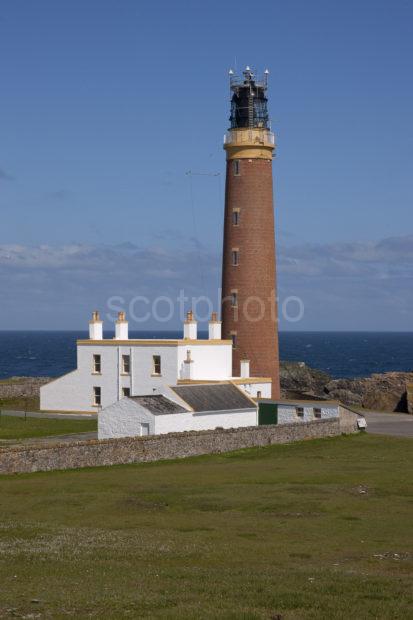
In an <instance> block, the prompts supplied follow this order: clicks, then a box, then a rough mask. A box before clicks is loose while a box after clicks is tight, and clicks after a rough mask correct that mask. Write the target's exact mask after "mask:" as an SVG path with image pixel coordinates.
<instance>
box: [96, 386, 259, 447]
mask: <svg viewBox="0 0 413 620" xmlns="http://www.w3.org/2000/svg"><path fill="white" fill-rule="evenodd" d="M163 392H164V393H162V394H148V395H142V396H131V397H126V398H123V399H122V400H120V401H118V402H116V403H113V404H112V405H109V406H108V407H106V408H105V409H103V410H102V411H101V412H100V414H99V417H98V437H99V439H112V438H119V437H136V436H140V435H162V434H165V433H172V432H174V433H179V432H183V431H195V430H196V431H199V430H209V429H216V428H239V427H242V426H256V425H257V406H256V403H255V402H254V401H253V400H252V399H251V398H249V397H248V396H247V395H246V394H245V393H244V392H243V391H242V390H240V389H239V388H238V387H237V386H236V385H234V384H232V383H230V382H225V383H215V384H199V385H195V384H193V385H176V386H173V387H165V388H163Z"/></svg>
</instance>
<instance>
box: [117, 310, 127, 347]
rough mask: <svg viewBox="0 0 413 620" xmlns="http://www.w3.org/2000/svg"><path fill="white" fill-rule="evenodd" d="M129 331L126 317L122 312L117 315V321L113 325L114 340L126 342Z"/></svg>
mask: <svg viewBox="0 0 413 620" xmlns="http://www.w3.org/2000/svg"><path fill="white" fill-rule="evenodd" d="M128 339H129V329H128V322H127V320H126V315H125V313H124V312H119V313H118V320H117V321H116V324H115V340H128Z"/></svg>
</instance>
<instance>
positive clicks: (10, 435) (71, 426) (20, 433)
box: [0, 414, 97, 617]
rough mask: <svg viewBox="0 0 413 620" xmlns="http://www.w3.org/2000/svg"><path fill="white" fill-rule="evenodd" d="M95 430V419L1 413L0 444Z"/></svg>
mask: <svg viewBox="0 0 413 620" xmlns="http://www.w3.org/2000/svg"><path fill="white" fill-rule="evenodd" d="M96 430H97V421H96V420H90V419H85V420H70V419H67V418H66V419H61V420H53V419H47V418H44V419H41V418H30V417H27V418H26V420H25V419H24V418H15V417H13V416H8V415H4V414H1V416H0V445H1V441H2V440H11V439H16V440H18V439H26V438H29V437H48V436H49V435H50V436H51V435H65V434H67V433H82V432H84V431H96ZM0 617H1V616H0Z"/></svg>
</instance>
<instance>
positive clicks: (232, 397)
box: [172, 383, 254, 411]
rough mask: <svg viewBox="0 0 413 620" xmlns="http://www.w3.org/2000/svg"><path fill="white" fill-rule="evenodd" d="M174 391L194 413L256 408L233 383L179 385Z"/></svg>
mask: <svg viewBox="0 0 413 620" xmlns="http://www.w3.org/2000/svg"><path fill="white" fill-rule="evenodd" d="M172 389H173V391H174V392H176V394H178V396H179V397H180V398H182V400H184V401H185V402H186V403H187V404H188V405H189V406H190V407H191V409H193V410H194V411H230V410H231V409H253V408H254V403H252V402H251V401H250V399H249V398H248V397H247V396H245V395H244V394H243V393H242V392H241V391H240V390H239V389H238V388H237V387H236V386H235V385H232V384H231V383H215V384H213V383H211V384H202V385H201V384H198V385H177V386H175V387H173V388H172Z"/></svg>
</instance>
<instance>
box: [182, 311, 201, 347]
mask: <svg viewBox="0 0 413 620" xmlns="http://www.w3.org/2000/svg"><path fill="white" fill-rule="evenodd" d="M197 337H198V324H197V322H196V320H195V319H194V313H193V312H192V310H190V311H189V312H187V314H186V321H185V322H184V338H185V340H196V339H197Z"/></svg>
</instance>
